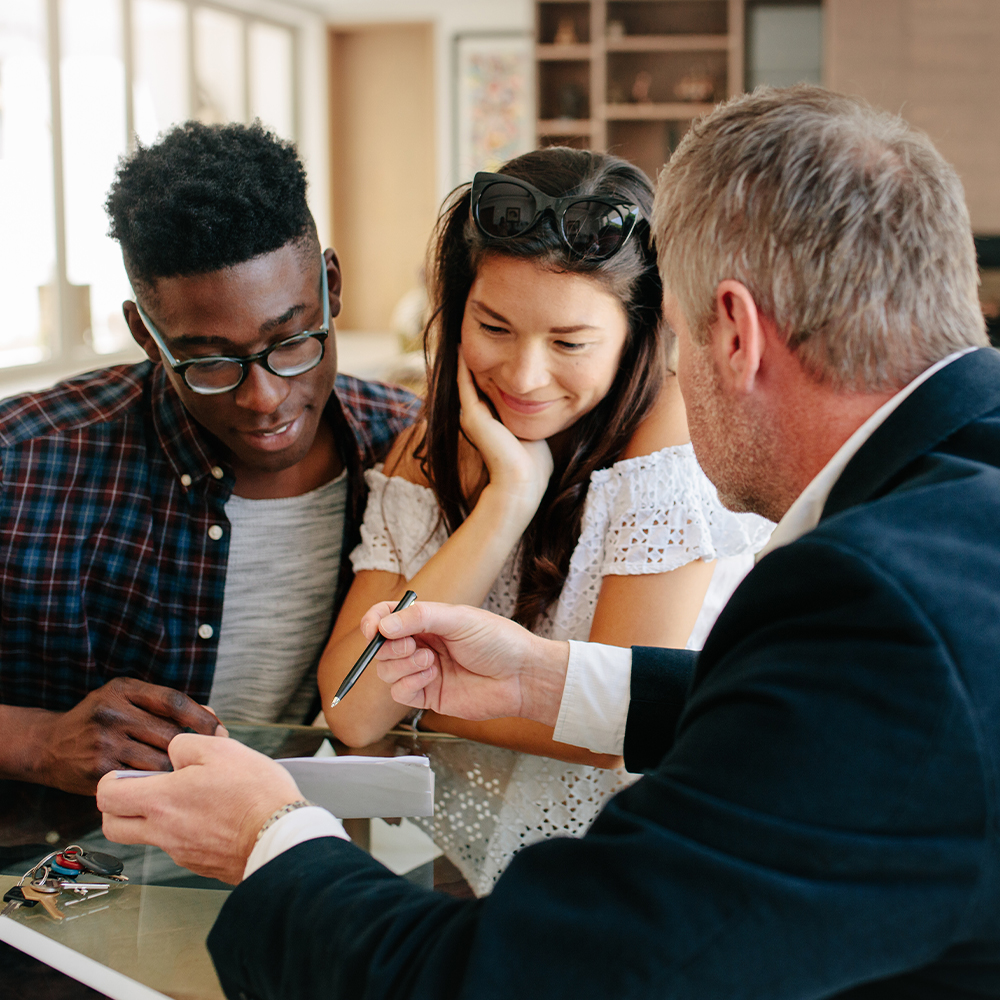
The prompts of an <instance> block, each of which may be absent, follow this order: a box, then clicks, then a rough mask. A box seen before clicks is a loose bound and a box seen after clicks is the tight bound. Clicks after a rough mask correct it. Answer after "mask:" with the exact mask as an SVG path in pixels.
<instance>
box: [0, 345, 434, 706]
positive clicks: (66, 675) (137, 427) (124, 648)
mask: <svg viewBox="0 0 1000 1000" xmlns="http://www.w3.org/2000/svg"><path fill="white" fill-rule="evenodd" d="M416 410H417V400H416V397H414V396H413V395H411V394H410V393H408V392H407V391H406V390H404V389H400V388H396V387H393V386H388V385H383V384H381V383H377V382H363V381H360V380H359V379H354V378H350V377H349V376H344V375H338V376H337V381H336V387H335V390H334V393H333V394H332V395H331V397H330V402H329V403H328V405H327V409H326V416H327V418H328V419H329V420H330V422H331V424H332V426H333V428H334V431H335V435H336V439H337V442H338V444H339V447H340V452H341V456H342V458H343V460H344V464H345V466H346V468H347V470H348V477H349V482H350V493H349V501H348V508H347V516H346V518H345V529H344V541H343V548H342V553H343V557H342V559H341V572H340V579H339V580H338V581H333V580H331V581H330V584H331V586H336V587H337V588H338V596H337V602H336V609H339V607H340V602H341V600H342V598H343V595H344V593H345V591H346V586H347V584H348V583H349V581H350V575H351V571H350V561H349V560H348V559H347V555H348V554H349V553H350V551H351V549H352V548H353V546H354V545H355V544H356V542H357V540H358V531H359V525H360V522H361V518H362V515H363V513H364V505H365V499H366V492H365V484H364V476H363V471H364V469H365V468H367V467H368V466H370V465H372V464H373V463H374V462H376V461H379V460H380V459H382V458H383V457H384V456H385V454H386V452H387V451H388V450H389V448H390V446H391V445H392V442H393V440H394V439H395V437H396V435H397V434H398V433H399V432H400V431H401V430H402V429H403V428H404V427H406V426H407V425H408V424H410V423H411V422H412V421H413V419H414V417H415V415H416ZM233 484H234V476H233V473H232V470H231V469H230V468H229V467H228V466H227V465H226V463H225V462H224V461H223V460H222V459H221V458H217V457H216V456H215V455H214V454H213V450H212V444H211V438H210V437H209V435H207V434H206V433H205V432H204V431H203V430H202V428H201V426H200V425H199V424H198V423H197V422H196V421H195V420H194V419H193V418H192V417H191V416H189V415H188V412H187V410H186V409H185V408H184V406H183V404H182V403H181V401H180V398H179V397H178V396H177V393H176V392H175V391H174V389H173V387H172V386H171V385H170V383H169V382H168V381H167V379H166V376H165V375H164V373H163V369H162V367H161V366H159V365H156V366H154V365H152V364H151V363H150V362H148V361H147V362H143V363H142V364H138V365H128V366H126V365H123V366H120V367H115V368H106V369H103V370H101V371H97V372H91V373H89V374H86V375H81V376H79V377H77V378H74V379H70V380H69V381H66V382H62V383H60V384H59V385H56V386H54V387H53V388H51V389H47V390H45V391H42V392H37V393H31V394H29V395H25V396H20V397H16V398H13V399H9V400H5V401H3V402H2V403H0V703H3V704H7V705H20V706H37V707H41V708H48V709H54V710H59V711H64V710H67V709H69V708H71V707H72V706H74V705H75V704H77V703H78V702H79V701H80V700H81V699H82V698H83V697H84V696H85V695H86V694H87V692H89V691H91V690H93V689H94V688H97V687H100V686H101V685H103V684H105V683H106V682H107V681H109V680H111V679H112V678H114V677H117V676H120V675H127V676H130V677H137V678H139V679H140V680H144V681H150V682H153V683H156V684H164V685H167V686H169V687H172V688H176V689H178V690H180V691H184V692H186V693H187V694H189V695H191V697H192V698H194V699H196V700H197V701H199V702H202V703H204V702H207V700H208V695H209V691H210V690H211V687H212V676H213V673H214V671H215V658H216V652H217V648H218V641H219V624H220V622H221V619H222V599H223V593H224V590H225V583H226V564H227V560H228V555H229V538H230V532H229V530H228V527H229V521H228V519H227V518H226V513H225V504H226V501H227V500H228V499H229V497H230V495H231V494H232V491H233ZM214 525H218V526H220V527H222V528H223V531H222V535H221V537H219V538H218V539H217V540H216V539H213V538H212V535H213V534H214V535H218V534H219V533H218V531H215V532H212V533H211V534H210V533H209V529H210V528H211V527H212V526H214ZM336 609H335V611H334V615H336ZM261 612H262V613H266V609H263V608H262V609H261ZM331 627H332V623H331Z"/></svg>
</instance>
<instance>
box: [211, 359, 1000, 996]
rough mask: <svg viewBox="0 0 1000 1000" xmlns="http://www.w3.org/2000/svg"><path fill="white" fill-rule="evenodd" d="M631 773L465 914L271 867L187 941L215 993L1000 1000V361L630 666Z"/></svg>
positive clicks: (876, 446)
mask: <svg viewBox="0 0 1000 1000" xmlns="http://www.w3.org/2000/svg"><path fill="white" fill-rule="evenodd" d="M626 760H627V762H628V764H629V765H630V767H631V768H632V769H635V768H637V767H639V768H642V769H648V771H647V773H646V775H645V776H644V777H643V778H642V779H641V780H640V781H638V782H637V783H636V784H634V785H632V786H631V787H629V788H628V789H626V790H625V791H623V792H622V793H620V794H619V795H617V796H616V797H615V798H613V799H612V800H611V801H610V802H609V803H608V805H607V806H606V808H605V809H604V811H603V812H602V813H601V815H600V816H599V817H598V819H597V820H596V821H595V823H594V825H593V827H592V829H591V830H590V831H589V832H588V833H587V835H586V836H584V837H583V838H581V839H578V840H577V839H570V838H565V839H563V838H558V839H552V840H548V841H545V842H544V843H540V844H536V845H534V846H532V847H528V848H526V849H525V850H523V851H522V852H521V853H520V854H518V855H517V856H516V857H515V858H514V860H513V861H512V862H511V864H510V867H509V868H508V870H507V871H506V872H505V873H504V875H503V876H502V877H501V878H500V879H499V881H498V883H497V885H496V888H495V889H494V891H493V893H492V894H491V895H490V896H488V897H486V898H484V899H480V900H457V899H453V898H450V897H446V896H443V895H440V894H436V893H433V892H429V891H427V890H423V889H420V888H418V887H416V886H414V885H411V884H410V883H408V882H406V881H405V880H403V879H400V878H397V877H396V876H394V875H393V874H391V873H390V872H389V871H388V870H387V869H385V868H383V867H382V866H381V865H380V864H378V862H376V861H374V860H372V859H371V858H370V857H368V856H367V855H366V854H364V852H362V851H361V850H359V849H358V848H356V847H354V846H353V845H352V844H349V843H346V842H344V841H341V840H337V839H334V838H324V839H322V840H314V841H310V842H307V843H305V844H301V845H299V846H298V847H296V848H294V849H293V850H291V851H288V852H286V853H285V854H283V855H281V856H280V857H278V858H276V859H275V860H273V861H271V862H270V863H269V864H267V865H265V866H264V867H263V868H262V869H260V870H259V871H258V872H256V873H255V874H254V875H252V876H251V877H250V878H249V879H248V880H247V881H246V882H244V883H243V884H242V885H241V886H240V887H239V888H237V889H236V890H235V892H233V894H232V896H231V897H230V898H229V900H228V902H227V903H226V905H225V906H224V908H223V910H222V913H221V914H220V916H219V919H218V921H217V923H216V925H215V927H214V928H213V930H212V933H211V935H210V936H209V947H210V949H211V952H212V956H213V958H214V960H215V963H216V968H217V970H218V972H219V977H220V979H221V981H222V984H223V986H224V988H225V990H226V992H227V994H228V995H229V996H230V997H237V996H248V997H260V998H272V997H273V998H277V997H289V998H291V997H296V998H299V997H301V998H308V997H341V998H350V1000H358V998H371V1000H375V998H379V1000H381V998H397V997H414V998H417V997H419V998H426V1000H447V998H452V997H462V998H468V1000H489V998H503V1000H526V998H531V997H538V998H544V1000H551V998H555V997H568V998H574V1000H585V998H590V997H594V998H598V997H599V998H602V1000H608V998H616V1000H617V998H633V997H634V998H649V997H664V998H670V1000H688V998H690V1000H717V998H718V1000H722V998H725V1000H736V998H746V1000H765V998H782V1000H784V998H803V1000H804V998H817V997H834V996H835V997H851V998H902V997H907V998H934V1000H940V998H949V997H955V998H958V997H962V998H966V1000H968V998H973V997H984V998H985V997H992V998H996V997H998V996H1000V820H998V815H1000V354H998V353H997V352H995V351H993V350H992V349H983V350H980V351H977V352H974V353H972V354H969V355H966V356H965V357H962V358H960V359H959V360H957V361H955V362H953V363H952V364H951V365H949V366H947V367H946V368H944V369H943V370H942V371H940V372H939V373H937V374H936V375H934V376H933V377H932V378H930V379H929V380H928V381H927V382H926V383H924V384H923V385H922V386H921V387H920V388H918V389H917V390H916V391H915V392H914V393H913V394H912V395H911V396H910V397H909V398H908V399H907V400H905V401H904V402H903V403H902V404H901V406H900V407H899V408H898V409H897V410H896V411H895V412H894V413H893V414H892V415H891V416H890V417H889V419H888V420H887V421H886V422H885V423H884V424H883V425H882V426H881V427H880V428H879V429H878V430H877V431H876V432H875V434H874V435H873V436H872V437H871V439H870V440H869V441H868V442H867V443H866V444H865V445H864V447H862V449H861V450H860V451H859V452H858V454H857V455H856V456H855V458H854V459H853V460H852V461H851V463H850V464H849V465H848V467H847V469H846V470H845V471H844V473H843V475H842V476H841V478H840V480H839V481H838V483H837V484H836V487H835V489H834V490H833V492H832V493H831V495H830V498H829V501H828V503H827V505H826V509H825V510H824V512H823V518H822V521H821V522H820V524H819V526H818V527H817V528H816V529H815V530H814V531H812V532H810V533H808V534H807V535H805V536H804V537H803V538H801V539H799V540H798V541H796V542H794V543H792V544H791V545H788V546H786V547H784V548H781V549H778V550H776V551H775V552H773V553H771V554H770V555H768V556H766V557H765V558H764V559H762V560H761V562H760V564H759V565H758V566H757V567H756V568H755V569H754V570H753V572H752V573H751V574H750V575H749V576H748V577H747V579H746V580H745V581H744V583H743V584H742V585H741V586H740V588H739V589H738V590H737V592H736V594H735V595H734V596H733V598H732V600H731V601H730V602H729V604H728V606H727V607H726V608H725V610H724V611H723V613H722V615H721V617H720V618H719V620H718V622H717V624H716V626H715V628H714V629H713V631H712V633H711V635H710V636H709V638H708V641H707V644H706V646H705V649H704V651H703V652H702V653H701V655H700V656H699V657H698V659H697V664H696V665H695V664H694V662H693V660H692V658H691V657H689V656H688V655H687V654H685V653H684V651H671V650H651V649H636V650H635V652H634V656H633V669H632V702H631V705H630V710H629V718H628V727H627V732H626Z"/></svg>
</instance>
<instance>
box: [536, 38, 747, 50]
mask: <svg viewBox="0 0 1000 1000" xmlns="http://www.w3.org/2000/svg"><path fill="white" fill-rule="evenodd" d="M539 48H541V46H539ZM607 50H608V52H692V51H694V52H699V51H705V52H712V51H717V52H726V51H728V50H729V36H728V35H631V36H629V35H626V36H625V37H624V38H617V39H614V40H612V39H610V38H609V39H608V41H607Z"/></svg>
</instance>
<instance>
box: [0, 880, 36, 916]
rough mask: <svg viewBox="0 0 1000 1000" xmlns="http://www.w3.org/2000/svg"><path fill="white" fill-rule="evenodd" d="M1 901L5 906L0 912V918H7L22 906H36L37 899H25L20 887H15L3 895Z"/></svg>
mask: <svg viewBox="0 0 1000 1000" xmlns="http://www.w3.org/2000/svg"><path fill="white" fill-rule="evenodd" d="M3 901H4V902H5V903H6V904H7V905H6V906H5V907H4V908H3V909H2V910H0V917H9V916H10V915H11V914H12V913H13V912H14V911H15V910H17V909H19V908H20V907H22V906H28V907H31V906H38V900H37V899H25V898H24V893H23V892H22V891H21V886H19V885H15V886H12V887H11V888H10V889H8V890H7V891H6V892H5V893H4V894H3Z"/></svg>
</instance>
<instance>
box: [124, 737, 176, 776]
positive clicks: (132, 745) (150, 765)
mask: <svg viewBox="0 0 1000 1000" xmlns="http://www.w3.org/2000/svg"><path fill="white" fill-rule="evenodd" d="M175 732H176V730H175ZM167 742H168V743H169V742H170V741H169V740H168V741H167ZM165 749H166V747H164V750H157V749H156V748H155V747H152V746H149V745H147V744H146V743H143V742H140V741H138V740H134V739H131V740H126V741H125V743H124V744H123V746H122V748H121V752H120V754H119V758H120V760H121V766H122V768H123V769H125V768H130V769H131V770H133V771H164V772H168V771H169V770H170V758H169V757H168V756H167V754H166V753H165Z"/></svg>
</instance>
